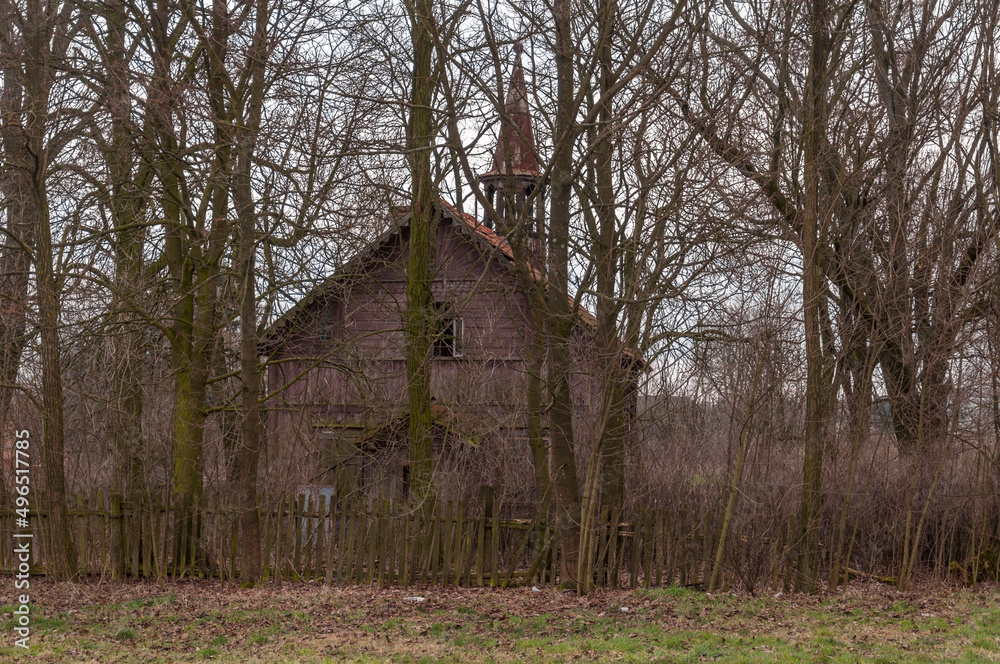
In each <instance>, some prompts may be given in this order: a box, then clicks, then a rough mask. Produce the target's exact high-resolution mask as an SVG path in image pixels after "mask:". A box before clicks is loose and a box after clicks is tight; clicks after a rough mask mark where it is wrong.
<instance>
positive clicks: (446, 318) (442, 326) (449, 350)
mask: <svg viewBox="0 0 1000 664" xmlns="http://www.w3.org/2000/svg"><path fill="white" fill-rule="evenodd" d="M434 313H435V320H436V323H437V325H436V330H435V333H434V357H462V337H463V335H464V332H465V321H464V320H463V319H462V318H460V317H457V316H455V315H453V314H452V312H451V306H450V305H449V304H447V303H445V302H435V303H434Z"/></svg>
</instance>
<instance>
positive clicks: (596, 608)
mask: <svg viewBox="0 0 1000 664" xmlns="http://www.w3.org/2000/svg"><path fill="white" fill-rule="evenodd" d="M995 590H996V589H995V588H983V589H980V590H969V589H951V588H938V589H933V590H931V589H928V590H925V591H923V592H919V593H918V592H914V593H906V594H902V593H899V592H896V591H894V590H892V589H888V588H885V587H882V586H851V587H849V588H848V589H847V590H846V591H844V592H843V593H841V594H838V595H828V596H821V597H812V596H803V595H784V596H781V597H771V596H757V597H749V596H740V595H735V594H717V595H714V596H713V595H708V594H706V593H702V592H697V591H692V590H687V589H684V588H676V587H675V588H667V589H662V590H637V591H632V592H627V591H605V592H599V593H595V594H594V595H592V596H590V597H587V598H582V599H581V598H577V597H575V596H574V595H572V594H571V593H566V592H562V591H557V590H554V589H544V590H543V591H542V592H540V593H539V592H531V591H530V590H526V589H513V590H506V591H496V590H481V589H468V588H460V589H454V588H449V589H441V588H416V589H415V588H412V587H411V588H409V589H408V590H406V591H405V592H403V591H402V590H394V589H377V588H368V587H333V588H329V587H323V586H311V585H309V584H303V583H298V584H277V583H275V584H271V585H264V586H261V587H258V588H253V589H240V588H239V587H238V586H237V585H235V584H228V585H224V584H222V583H220V582H217V581H183V582H180V581H178V582H172V583H169V584H166V585H165V586H158V585H156V584H153V583H140V582H127V583H125V582H123V583H113V584H112V583H107V582H99V583H98V582H95V583H83V584H79V585H71V584H53V583H46V582H45V581H44V580H35V581H34V582H33V583H32V591H33V592H32V603H31V608H32V614H31V615H32V624H31V627H32V637H31V643H32V646H31V649H30V651H24V650H23V649H21V648H15V647H13V646H12V644H13V640H14V633H13V622H12V618H13V616H12V614H11V611H12V610H13V607H12V606H11V605H6V606H2V607H0V611H2V612H3V613H2V614H0V621H2V623H3V624H2V625H0V633H3V632H6V634H7V637H6V638H5V639H4V640H3V641H0V661H2V662H7V661H22V660H23V661H29V660H30V661H42V662H74V663H75V662H81V663H83V662H87V663H90V662H111V661H114V662H162V663H164V664H166V663H168V662H170V663H172V662H197V661H205V660H210V661H214V662H222V663H226V664H230V663H231V664H235V663H237V662H240V663H242V662H248V663H252V664H265V663H268V664H270V663H275V664H277V663H279V662H281V663H284V662H303V663H316V664H320V663H322V664H326V663H328V662H329V663H333V662H337V663H340V662H350V663H358V664H360V663H366V662H400V663H419V662H473V663H476V662H494V661H496V662H569V661H586V662H612V661H614V662H702V661H716V662H724V663H732V664H735V663H743V662H748V663H749V662H845V663H846V662H894V663H895V662H954V663H957V664H965V663H968V664H971V663H974V662H996V661H1000V607H998V606H997V605H996V604H995V602H994V593H995ZM410 595H420V596H423V597H426V601H425V602H423V603H420V604H414V603H412V602H405V601H403V600H402V598H403V597H404V596H410Z"/></svg>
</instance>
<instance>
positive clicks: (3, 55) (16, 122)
mask: <svg viewBox="0 0 1000 664" xmlns="http://www.w3.org/2000/svg"><path fill="white" fill-rule="evenodd" d="M14 16H15V13H14V11H13V5H12V4H10V3H6V2H4V3H2V4H0V67H3V90H2V92H0V121H2V122H3V126H2V127H0V140H2V146H0V147H2V154H3V157H2V159H3V163H4V165H5V166H6V167H5V168H3V169H0V194H2V196H3V201H2V203H0V214H3V213H6V222H7V223H6V228H5V232H4V233H3V236H2V240H0V241H2V245H0V426H4V427H6V426H7V425H8V423H9V422H10V419H9V417H8V415H9V410H10V405H11V400H12V399H13V396H14V391H15V385H16V384H17V373H18V370H19V369H20V367H21V353H22V351H23V350H24V345H25V343H26V342H27V339H28V338H27V322H26V318H25V311H26V309H27V306H28V281H29V277H28V274H29V272H30V264H31V255H30V250H31V249H32V248H33V247H34V245H35V223H34V220H35V217H36V216H37V214H38V213H37V211H36V210H35V209H34V207H33V206H34V199H33V198H32V196H31V187H32V182H31V172H30V170H29V165H30V163H31V152H30V151H29V149H28V142H27V140H26V138H25V135H24V132H23V131H22V128H21V118H22V113H23V108H22V105H23V103H24V85H23V81H22V80H21V79H22V74H21V68H20V67H19V66H18V63H19V59H18V57H17V54H16V53H15V48H14V46H15V42H14V35H13V34H12V32H13V31H12V30H11V28H12V26H13V25H14ZM4 435H6V431H5V430H4ZM2 486H4V484H3V483H0V487H2ZM0 499H2V496H0Z"/></svg>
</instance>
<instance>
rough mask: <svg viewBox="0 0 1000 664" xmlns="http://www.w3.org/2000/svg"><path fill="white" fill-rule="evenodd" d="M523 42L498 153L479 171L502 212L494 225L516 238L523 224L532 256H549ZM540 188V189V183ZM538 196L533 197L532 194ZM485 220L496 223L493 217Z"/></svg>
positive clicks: (542, 183)
mask: <svg viewBox="0 0 1000 664" xmlns="http://www.w3.org/2000/svg"><path fill="white" fill-rule="evenodd" d="M521 51H522V47H521V44H520V42H518V43H517V44H515V45H514V53H515V62H514V70H513V72H512V73H511V75H510V83H509V84H508V89H507V99H506V102H505V103H504V116H503V117H501V119H500V138H499V140H498V141H497V147H496V150H495V151H494V153H493V168H492V169H490V170H489V171H488V172H486V173H483V174H481V175H479V181H480V182H481V183H482V184H483V187H484V188H485V190H486V197H487V199H488V200H489V201H490V204H491V205H492V206H493V207H494V209H495V210H497V212H498V213H499V214H500V217H501V220H500V222H499V223H498V228H496V229H495V230H496V231H497V233H499V234H500V235H503V236H505V237H507V239H508V241H510V240H512V239H513V238H514V234H515V232H516V231H517V230H518V225H519V224H520V231H521V234H522V235H521V237H523V239H524V246H525V249H526V250H527V252H528V254H529V256H531V257H532V258H533V259H534V260H535V261H537V262H539V263H541V262H542V261H543V260H544V255H545V254H544V247H543V242H544V232H543V231H544V226H543V224H544V219H545V216H544V213H545V205H544V201H545V184H546V183H545V181H544V180H542V179H541V174H540V173H539V170H538V161H537V160H536V159H535V135H534V132H533V131H532V129H531V113H530V111H529V109H528V90H527V86H526V85H525V83H524V69H523V68H522V67H521ZM536 188H538V193H537V195H535V189H536ZM533 195H534V197H533V198H532V196H533ZM485 224H486V225H487V226H488V227H490V228H492V220H491V219H489V218H487V219H486V220H485Z"/></svg>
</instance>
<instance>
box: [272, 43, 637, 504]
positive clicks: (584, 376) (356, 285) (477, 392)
mask: <svg viewBox="0 0 1000 664" xmlns="http://www.w3.org/2000/svg"><path fill="white" fill-rule="evenodd" d="M505 115H506V122H503V121H502V122H501V129H500V132H499V140H498V144H497V148H496V152H495V154H494V161H493V165H492V169H491V170H490V171H489V172H487V173H484V174H482V175H480V176H479V179H480V181H481V183H482V185H483V187H484V192H485V193H486V195H487V196H488V197H489V199H490V200H491V202H495V204H496V206H497V208H506V207H507V206H508V205H510V204H511V202H512V203H513V205H514V206H515V208H516V209H511V210H507V209H504V210H503V213H504V217H505V218H513V215H514V214H517V213H520V212H522V211H523V206H524V205H525V204H526V202H528V204H529V205H530V201H531V195H532V193H533V192H535V187H542V189H541V190H539V191H538V192H537V194H536V196H535V197H534V200H535V201H536V202H535V204H534V206H533V207H532V208H531V209H530V210H527V212H526V213H527V216H528V217H529V218H530V219H531V220H532V222H531V223H530V224H529V226H530V227H529V228H528V229H527V233H526V241H525V243H524V246H525V248H526V252H527V254H528V256H529V260H530V261H531V262H532V263H534V264H535V265H542V264H543V261H544V248H543V238H544V228H543V224H544V222H545V216H544V184H545V183H544V179H543V178H542V176H541V175H540V171H539V166H538V163H537V161H536V158H535V146H534V138H533V132H532V123H531V117H530V114H529V110H528V104H527V97H526V86H525V81H524V73H523V71H522V68H521V65H520V62H517V63H516V64H515V66H514V70H513V72H512V75H511V80H510V83H509V90H508V94H507V99H506V114H505ZM512 184H513V185H514V186H515V187H516V188H517V189H516V191H514V192H510V195H507V192H506V188H509V187H511V186H512ZM504 201H507V204H506V205H505V204H504ZM440 209H441V213H442V214H441V217H440V221H439V222H438V225H437V233H436V258H435V263H434V265H433V274H434V278H433V283H432V292H433V295H434V300H435V309H436V311H435V314H436V320H435V321H433V325H434V328H433V329H436V330H437V336H436V339H435V341H434V344H433V351H432V352H433V358H432V361H431V395H432V400H433V405H432V411H433V417H434V425H435V445H434V455H435V459H434V463H435V471H434V473H435V474H434V484H435V489H436V491H437V492H438V494H439V495H441V496H444V497H447V498H461V497H463V493H462V492H464V491H468V492H472V491H475V490H476V489H477V487H478V486H480V485H481V484H491V485H493V486H494V487H495V490H496V492H497V493H496V495H497V496H498V497H499V498H500V500H501V501H502V502H505V503H506V504H507V505H508V506H509V505H525V506H527V505H530V504H532V503H533V501H534V500H535V498H536V497H535V496H534V471H533V470H532V468H533V466H532V460H531V451H530V450H529V445H528V442H527V413H528V409H527V403H526V394H527V382H528V375H529V373H528V372H529V371H531V370H532V366H533V364H532V363H530V362H528V361H527V355H528V349H529V344H530V343H531V326H530V325H529V320H528V306H529V304H528V296H527V294H526V292H525V290H524V288H522V286H521V284H522V283H523V282H522V281H520V280H519V278H518V275H517V274H516V272H515V261H514V253H513V251H512V249H511V246H510V244H509V243H508V241H507V239H505V236H506V234H507V230H508V229H506V228H503V227H502V226H503V224H502V223H500V224H498V228H496V230H494V229H493V228H492V225H491V224H489V223H487V222H480V221H479V220H477V219H476V218H474V217H473V216H470V215H468V214H461V213H459V212H458V210H456V209H455V208H454V207H453V206H452V205H449V204H448V203H446V202H444V201H441V202H440ZM393 222H394V223H393V225H392V227H391V228H390V229H389V230H388V231H387V232H386V233H384V234H383V235H382V236H381V237H380V238H378V239H377V240H376V241H375V242H373V243H372V244H371V245H369V246H368V247H366V248H365V249H364V250H363V251H361V252H359V253H358V254H357V255H356V256H354V258H353V259H351V260H350V261H348V262H346V263H345V264H343V265H342V266H340V268H339V269H338V270H337V271H336V272H335V273H334V274H333V275H332V276H330V277H329V278H327V279H326V280H325V281H324V282H323V283H321V284H320V285H318V286H317V287H316V288H315V289H313V290H312V291H311V292H310V293H308V295H307V296H306V297H304V298H303V299H302V300H301V301H299V302H298V303H297V304H296V305H295V306H294V307H292V308H291V309H290V310H289V311H287V312H286V313H285V314H284V315H283V316H281V317H280V318H279V319H278V320H277V321H275V323H274V324H273V325H272V326H271V327H270V329H269V330H268V333H267V335H266V337H265V341H264V344H263V351H264V353H265V354H266V355H267V361H268V363H269V368H268V373H267V390H268V401H267V410H268V434H269V440H268V447H269V452H268V455H267V457H268V459H267V461H266V463H267V464H268V466H269V469H268V475H269V476H271V477H284V478H288V482H290V483H291V485H292V486H297V487H299V488H302V487H317V488H320V490H321V491H322V492H323V493H326V494H328V495H329V494H337V495H338V496H340V497H342V496H343V495H344V494H345V493H347V492H354V493H355V494H362V495H364V496H366V497H367V498H368V499H371V498H373V497H376V496H388V497H401V496H403V495H405V494H406V493H407V491H408V480H409V473H408V465H407V461H408V448H407V431H408V419H407V408H408V398H407V385H406V361H405V357H406V354H405V350H406V348H405V346H406V340H405V334H404V327H403V326H404V320H405V302H406V294H405V291H406V269H407V257H408V252H409V249H408V238H409V228H408V224H409V215H408V210H407V209H400V210H396V211H394V214H393ZM531 274H532V278H534V279H536V280H541V279H542V273H541V271H539V270H536V269H532V270H531ZM578 311H579V317H578V318H579V322H578V325H577V330H576V332H575V335H576V337H577V342H576V343H574V353H575V357H574V371H575V373H574V376H573V379H572V380H571V393H572V397H573V399H574V402H575V405H576V408H575V411H576V413H577V414H576V415H575V418H576V419H575V422H574V425H575V426H574V431H575V435H576V438H577V440H578V441H579V442H580V443H581V446H582V447H585V446H586V445H587V441H588V435H592V432H593V431H594V430H595V426H596V422H594V421H593V420H594V419H595V418H596V415H595V413H596V412H597V411H598V410H599V409H600V404H601V390H600V382H599V378H598V376H597V375H596V370H595V366H596V362H595V357H594V340H593V338H594V328H595V325H596V321H595V319H594V317H593V316H592V315H591V314H590V313H589V312H587V311H586V310H585V309H583V308H582V307H581V308H579V310H578ZM535 370H536V371H538V369H537V368H536V369H535ZM540 374H541V380H542V383H543V384H544V369H542V370H541V371H540ZM543 403H544V399H543ZM634 404H635V400H634V390H633V398H631V399H629V404H628V405H627V406H626V407H627V408H631V409H634ZM542 432H543V438H544V437H545V436H547V429H546V416H545V413H544V411H543V413H542ZM285 488H289V487H285ZM465 497H468V496H465Z"/></svg>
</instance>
